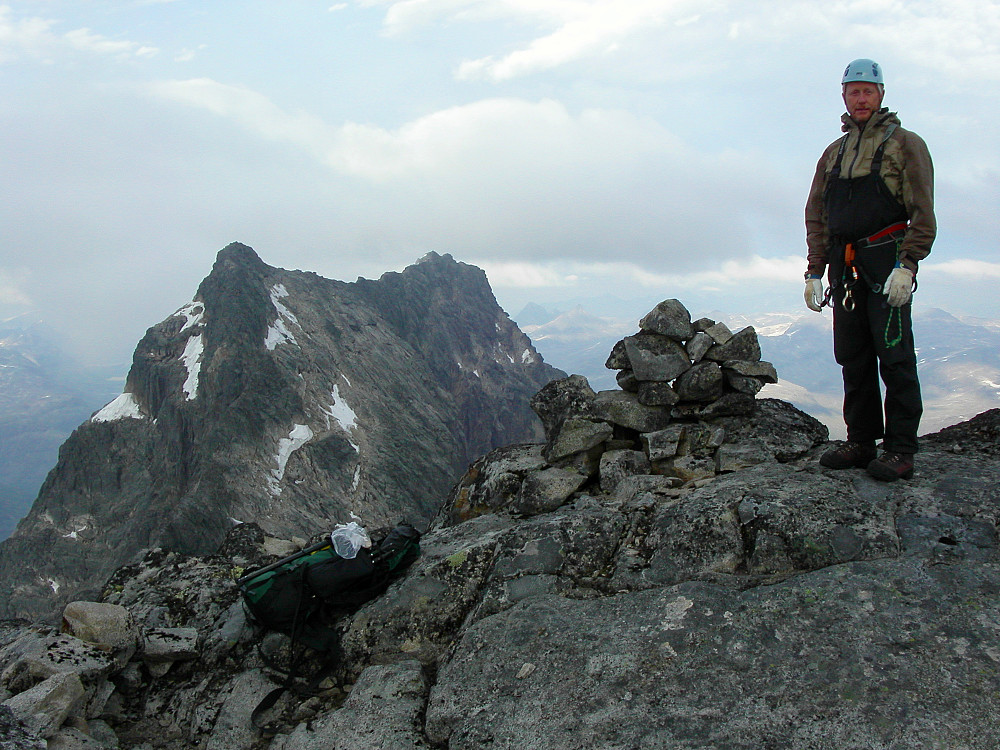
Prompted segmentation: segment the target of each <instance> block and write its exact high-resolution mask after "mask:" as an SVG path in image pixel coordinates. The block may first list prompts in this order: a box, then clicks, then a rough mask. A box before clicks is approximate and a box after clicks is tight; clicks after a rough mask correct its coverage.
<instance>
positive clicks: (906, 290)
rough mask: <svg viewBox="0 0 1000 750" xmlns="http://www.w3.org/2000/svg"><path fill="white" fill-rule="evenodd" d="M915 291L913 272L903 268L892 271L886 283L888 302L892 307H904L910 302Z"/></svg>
mask: <svg viewBox="0 0 1000 750" xmlns="http://www.w3.org/2000/svg"><path fill="white" fill-rule="evenodd" d="M912 290H913V271H911V270H910V269H909V268H903V267H902V266H900V267H898V268H894V269H892V273H891V274H889V278H888V279H887V280H886V282H885V297H886V302H888V303H889V305H890V306H892V307H902V306H903V305H905V304H906V303H907V302H909V301H910V296H911V294H912Z"/></svg>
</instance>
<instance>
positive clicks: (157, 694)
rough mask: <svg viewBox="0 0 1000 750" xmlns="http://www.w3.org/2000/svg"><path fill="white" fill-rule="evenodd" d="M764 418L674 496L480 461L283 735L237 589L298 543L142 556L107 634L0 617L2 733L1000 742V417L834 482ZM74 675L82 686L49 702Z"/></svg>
mask: <svg viewBox="0 0 1000 750" xmlns="http://www.w3.org/2000/svg"><path fill="white" fill-rule="evenodd" d="M744 427H745V431H744V432H742V433H736V432H734V433H733V435H734V436H736V435H742V436H743V437H734V443H733V446H734V448H735V449H740V450H743V449H746V450H748V451H749V450H750V448H751V447H753V448H754V449H755V450H756V451H757V453H756V455H757V456H758V458H760V459H761V460H760V461H759V462H758V463H756V464H755V465H753V466H749V467H747V468H743V469H738V470H736V471H733V472H728V473H724V474H720V475H718V476H717V477H716V478H715V479H713V480H711V481H707V482H702V483H691V484H689V485H687V486H686V487H671V486H668V484H669V483H664V482H663V481H662V480H664V479H665V477H662V476H657V475H651V474H645V473H641V472H642V471H646V470H647V469H646V466H645V465H643V464H642V462H641V461H638V462H636V463H635V464H630V463H628V462H621V463H620V464H619V469H620V473H621V476H620V477H619V481H618V482H617V483H615V485H614V489H613V490H608V491H606V490H604V489H602V487H601V484H600V481H599V478H597V479H590V480H589V482H588V483H587V484H585V485H582V486H581V487H580V488H579V489H577V490H575V491H572V492H570V494H569V495H568V496H567V497H566V498H565V499H564V502H562V503H561V504H559V505H558V506H555V501H554V500H552V499H551V498H552V496H551V495H550V496H548V497H549V500H548V501H546V503H541V504H540V503H537V502H534V501H533V502H530V503H529V502H526V497H527V496H528V495H530V494H531V493H533V492H535V491H536V488H538V487H540V486H542V485H545V486H549V485H547V484H546V482H547V481H548V480H547V479H544V477H548V476H549V474H550V473H551V470H552V467H551V466H550V465H549V464H547V462H546V460H545V459H544V457H543V456H542V448H543V446H541V445H523V446H509V447H507V448H503V449H499V450H497V451H494V452H492V453H491V454H489V455H488V456H487V457H484V459H483V460H482V461H480V462H477V463H476V465H475V466H474V468H473V471H472V472H471V473H472V474H474V475H475V478H474V479H473V478H471V477H467V478H466V480H465V481H463V482H462V483H460V484H459V485H458V486H456V488H455V491H454V492H453V494H452V496H451V498H450V500H449V502H448V503H447V504H446V506H445V507H444V508H443V509H442V513H441V515H440V516H439V517H438V519H437V521H436V523H435V525H434V527H433V529H432V530H431V531H429V532H428V533H427V534H426V535H425V537H424V539H423V541H422V555H421V557H420V558H419V559H418V560H417V562H416V563H415V564H414V566H413V567H412V568H411V569H410V570H409V571H408V573H407V575H406V576H405V577H404V578H402V579H401V580H399V581H397V582H396V583H395V584H394V585H393V586H392V587H391V588H390V589H389V591H388V592H387V593H386V594H385V595H384V596H382V597H381V598H379V599H377V600H375V601H373V602H371V603H370V604H368V605H366V606H365V607H363V608H362V609H360V610H359V611H358V612H357V613H355V614H354V615H352V616H350V617H347V618H346V619H344V620H342V621H341V622H340V628H341V630H342V633H343V635H342V647H343V655H342V660H341V661H340V663H339V664H338V666H337V667H336V668H334V669H333V670H331V671H330V672H329V673H327V679H326V681H324V682H321V683H320V691H319V693H318V694H317V695H315V696H314V697H309V698H306V697H291V696H289V697H286V698H285V699H283V700H282V701H281V702H280V703H279V705H278V706H277V707H276V708H275V710H274V712H273V716H271V720H273V721H274V722H275V726H276V728H277V731H278V733H277V735H276V736H274V737H273V738H271V739H267V738H262V737H261V736H260V735H259V734H258V733H256V732H255V730H254V729H253V728H252V726H251V725H250V722H249V716H250V712H251V710H252V709H253V707H254V706H255V705H256V703H257V701H259V699H260V698H261V697H262V696H263V694H264V693H266V692H267V690H269V689H270V688H271V687H272V686H273V685H274V677H273V673H271V672H270V671H269V669H268V667H267V665H266V664H265V663H264V662H263V661H262V658H261V653H262V652H263V654H265V655H268V656H269V657H271V658H274V659H277V660H279V661H280V660H281V659H282V658H285V657H286V656H287V653H286V652H287V646H288V643H287V639H285V638H284V637H283V636H276V635H274V634H271V635H267V636H266V637H263V636H262V634H260V633H256V632H254V631H253V629H252V628H250V627H248V626H247V625H246V623H245V619H244V615H243V611H242V607H241V605H240V602H239V601H238V598H237V594H236V589H235V585H234V583H233V579H234V578H235V577H237V576H238V575H240V574H241V573H242V572H243V571H244V570H246V569H248V568H250V567H254V566H258V565H261V564H264V563H266V562H267V561H269V560H273V559H274V555H272V554H270V553H269V552H268V550H276V549H278V548H279V545H278V544H277V543H276V541H277V540H273V539H269V538H268V537H267V536H266V535H265V534H264V533H263V532H262V531H261V530H260V529H259V528H256V527H254V526H253V525H252V524H245V525H243V526H241V527H238V528H237V529H236V530H234V532H233V533H232V534H230V536H229V538H228V539H227V541H226V543H225V544H224V545H223V547H222V548H220V550H219V553H218V554H217V555H215V556H212V557H186V556H182V555H178V554H175V553H169V554H168V553H163V552H152V553H150V554H149V555H147V557H146V558H145V559H144V560H143V561H142V562H141V563H139V564H136V565H134V566H130V567H127V568H123V569H122V570H120V571H119V572H118V573H117V574H116V575H115V576H114V578H113V579H112V580H110V581H109V582H108V585H107V586H106V588H105V591H104V596H103V600H104V609H103V616H104V617H105V618H106V619H102V620H101V621H100V622H94V621H93V618H94V617H95V615H96V614H97V611H95V609H94V608H93V607H92V606H75V607H73V608H72V612H74V613H75V614H74V622H75V624H74V625H73V627H74V628H75V631H74V632H76V633H77V634H78V635H79V636H86V637H88V638H97V637H100V638H101V639H103V640H105V641H107V642H106V643H103V644H102V643H97V644H94V643H88V642H87V641H84V640H82V638H79V637H77V636H74V635H71V634H70V633H62V634H60V633H58V632H56V631H54V630H52V629H47V628H38V627H36V628H30V627H27V626H25V625H24V624H23V623H22V624H20V625H18V624H14V623H11V624H8V625H7V626H6V627H5V628H3V629H0V675H2V688H0V690H3V691H6V692H4V693H3V694H2V695H0V697H2V698H3V700H2V701H0V703H2V704H4V706H0V720H3V718H4V716H5V711H4V708H9V709H11V710H12V711H17V712H20V713H18V714H17V715H18V716H19V717H20V718H21V720H22V721H24V725H23V727H22V729H21V730H19V731H22V735H21V739H20V740H19V742H22V743H25V742H28V743H30V742H34V741H35V740H36V739H37V738H39V737H41V736H42V733H44V734H45V735H46V736H48V737H49V738H50V742H55V743H59V742H65V743H69V742H70V741H71V740H72V741H77V742H80V743H82V742H83V741H84V740H83V739H81V738H86V741H87V742H88V743H89V744H85V745H84V744H80V745H77V746H80V747H98V748H100V747H105V748H112V747H140V746H142V747H149V748H165V749H169V750H180V749H181V748H190V747H206V748H227V750H229V749H231V748H232V749H237V750H238V749H239V748H247V750H249V749H250V748H263V747H268V746H270V747H273V748H276V749H280V750H307V749H309V750H311V749H312V748H329V747H336V748H343V749H345V750H354V749H355V748H357V749H358V750H360V748H372V747H394V748H395V747H399V748H404V747H405V748H410V747H414V748H420V747H428V748H429V747H445V746H446V747H448V748H449V749H450V750H456V749H458V748H469V749H471V748H482V747H487V746H492V747H516V746H525V747H533V748H534V747H537V748H560V749H562V748H566V749H568V748H579V747H594V746H599V747H691V748H747V749H748V750H749V748H759V747H781V748H792V749H793V750H796V749H801V750H806V749H807V748H815V747H885V748H937V747H962V748H970V749H973V750H986V749H987V748H994V747H995V746H996V726H998V721H1000V702H998V701H997V695H998V694H1000V648H998V646H997V635H998V626H997V623H998V622H1000V547H998V537H997V528H998V524H1000V502H998V500H997V498H998V497H1000V479H998V477H1000V456H998V453H997V449H996V435H997V434H998V433H1000V410H994V411H992V412H988V413H986V414H983V415H981V416H980V417H977V418H976V419H975V420H972V421H971V422H969V423H966V424H964V425H958V426H956V427H954V428H949V430H946V431H944V432H942V433H941V434H940V435H938V436H931V437H930V438H927V439H925V440H924V446H925V451H924V452H923V453H921V454H920V456H919V462H918V464H917V471H916V474H915V476H914V479H913V480H911V481H909V482H897V483H894V484H888V485H887V484H881V483H878V482H875V481H874V480H872V479H871V478H869V477H868V476H867V474H866V473H865V472H863V471H861V470H849V471H844V472H834V471H829V470H826V469H823V468H822V467H820V466H819V464H818V462H817V460H816V458H817V456H818V454H819V453H820V452H821V451H822V450H824V448H825V446H824V444H823V440H822V439H821V437H816V435H815V434H814V431H813V430H814V425H812V422H811V420H810V419H809V418H808V417H806V415H803V414H801V413H799V412H796V410H794V409H793V408H792V407H790V406H789V405H787V404H784V403H782V402H774V401H770V400H767V399H763V400H760V401H759V403H758V404H757V409H756V412H755V415H754V417H753V419H752V420H751V422H750V423H749V424H748V425H745V426H744ZM762 445H763V446H764V447H763V448H762V447H761V446H762ZM768 452H769V453H770V457H767V456H766V455H765V454H766V453H768ZM630 467H631V468H630ZM637 471H638V472H639V473H636V472H637ZM526 484H528V485H529V488H531V489H530V492H528V491H526V490H525V489H524V488H525V485H526ZM696 485H697V486H696ZM552 486H560V487H561V489H560V490H559V492H565V491H566V489H565V487H564V486H562V485H561V483H560V482H558V481H553V483H552ZM526 493H527V494H526ZM463 518H465V520H462V519H463ZM123 611H124V612H127V613H128V615H123ZM130 623H134V624H135V628H136V629H137V630H138V632H139V633H140V635H141V643H142V645H141V646H139V647H138V648H137V649H136V650H135V651H134V653H132V655H131V656H129V657H127V658H128V661H127V662H126V663H125V664H124V666H123V665H122V659H124V658H126V655H127V654H128V653H129V652H130V651H131V650H132V648H133V643H134V642H133V639H132V636H131V635H130V634H131V633H132V630H131V625H130ZM165 633H167V634H172V635H175V636H177V637H178V639H179V641H182V642H183V644H185V645H184V647H183V648H178V649H176V650H174V651H172V652H170V653H169V655H168V654H167V653H166V652H165V651H164V650H163V648H162V645H163V644H162V639H163V634H165ZM98 634H102V635H98ZM181 636H183V638H181ZM70 655H71V658H67V657H69V656H70ZM69 664H72V665H73V666H71V667H63V666H57V665H69ZM318 665H319V660H318V659H316V658H313V659H310V660H308V661H307V663H306V665H305V666H304V670H305V672H306V673H309V672H310V671H311V670H313V669H315V668H316V667H317V666H318ZM269 675H270V677H269ZM54 676H55V677H59V678H60V680H61V681H62V682H63V683H69V682H72V678H74V677H75V678H76V679H77V681H78V682H79V684H80V685H82V693H80V691H79V690H77V691H73V690H72V689H70V690H69V691H67V690H63V691H62V692H61V693H59V694H57V695H52V696H51V700H49V701H48V703H47V704H46V705H52V706H56V708H58V705H59V704H58V703H57V700H56V699H57V698H58V697H59V695H65V696H67V700H66V702H65V703H63V704H61V705H62V708H61V709H58V711H54V712H50V713H48V714H45V713H44V712H42V711H37V710H33V709H28V710H26V709H25V708H24V706H25V705H26V704H27V703H28V702H29V699H31V700H34V701H36V703H35V704H34V705H40V703H38V702H37V701H38V694H39V693H44V694H45V695H48V693H47V692H46V691H50V689H52V688H53V687H54V682H55V681H53V682H48V683H47V681H49V680H52V678H53V677H54ZM74 684H75V683H74ZM31 691H35V693H33V694H32V693H31ZM74 696H75V697H74ZM67 706H68V708H67ZM62 710H65V712H66V713H65V716H64V717H63V718H62V719H61V721H62V723H61V724H58V725H57V721H58V720H59V717H60V716H61V714H60V713H59V711H62ZM39 716H40V717H41V718H37V717H39ZM45 716H48V717H49V719H50V720H49V723H48V724H42V723H41V721H42V718H44V717H45ZM32 717H36V718H32ZM32 721H37V722H38V723H37V724H32ZM32 727H35V728H34V729H31V728H32ZM32 738H35V739H32ZM20 746H23V747H41V746H42V745H38V744H35V745H32V744H22V745H19V747H20ZM65 746H70V747H72V746H73V745H69V744H67V745H65Z"/></svg>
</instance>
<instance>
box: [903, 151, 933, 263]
mask: <svg viewBox="0 0 1000 750" xmlns="http://www.w3.org/2000/svg"><path fill="white" fill-rule="evenodd" d="M902 135H903V158H904V160H905V161H904V166H903V182H902V192H903V204H904V205H905V206H906V213H907V214H908V215H909V218H910V225H909V227H907V230H906V236H905V237H904V238H903V244H902V245H901V246H900V248H899V258H900V261H901V262H902V263H903V265H904V266H906V267H907V268H909V269H910V270H911V271H914V272H916V270H917V264H918V263H919V262H920V261H922V260H923V259H924V258H926V257H927V256H928V255H929V254H930V252H931V244H932V243H933V242H934V237H935V235H936V234H937V221H936V220H935V218H934V165H933V164H932V163H931V155H930V152H929V151H928V150H927V144H926V143H924V140H923V138H921V137H920V136H919V135H917V134H916V133H912V132H909V131H907V132H906V133H904V134H902Z"/></svg>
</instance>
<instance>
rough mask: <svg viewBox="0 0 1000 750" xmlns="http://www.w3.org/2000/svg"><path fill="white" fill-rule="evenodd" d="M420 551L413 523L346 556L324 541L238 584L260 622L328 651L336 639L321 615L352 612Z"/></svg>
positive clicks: (247, 577)
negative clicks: (352, 555) (354, 555)
mask: <svg viewBox="0 0 1000 750" xmlns="http://www.w3.org/2000/svg"><path fill="white" fill-rule="evenodd" d="M419 553H420V532H418V531H417V530H416V529H414V528H413V527H412V526H410V525H408V524H400V525H399V526H397V527H396V528H394V529H392V531H390V532H389V533H388V534H387V535H386V536H385V538H383V539H382V540H381V541H380V542H379V543H378V544H377V545H372V547H370V548H362V549H360V550H358V554H357V556H356V557H354V558H352V559H346V558H343V557H341V556H340V555H338V554H337V553H336V552H334V550H333V548H332V547H331V546H330V542H329V541H326V540H324V541H322V542H319V543H318V544H314V545H312V546H311V547H307V548H306V549H304V550H302V551H301V552H299V553H297V554H295V555H292V556H290V557H286V558H284V559H282V560H279V561H278V562H276V563H274V564H273V565H268V566H267V567H265V568H261V569H260V570H257V571H253V572H251V573H249V574H247V575H245V576H243V577H242V578H240V579H239V580H238V581H237V582H236V583H237V585H238V587H239V591H240V594H241V596H242V597H243V603H244V606H245V607H246V609H247V611H248V612H249V614H250V616H251V619H252V620H253V621H254V623H256V624H257V625H259V626H261V627H263V628H265V629H268V630H276V631H278V632H280V633H285V634H286V635H288V636H290V637H291V638H292V640H293V641H298V642H299V643H302V644H304V645H306V646H310V647H312V648H314V649H317V650H320V651H324V650H328V649H329V648H330V647H331V646H332V643H333V638H334V634H333V632H332V629H331V628H328V627H326V626H325V625H324V624H323V623H322V622H320V616H321V615H326V616H327V617H336V616H339V615H342V614H347V613H349V612H351V611H353V610H354V609H356V608H357V607H359V606H361V605H362V604H364V603H365V602H367V601H370V600H371V599H374V598H375V597H376V596H378V595H379V594H381V593H383V592H384V591H385V589H386V588H388V586H389V584H390V583H391V582H392V580H393V579H394V578H395V577H397V576H398V575H399V574H400V573H402V572H403V571H404V570H405V569H406V568H407V567H408V566H409V565H410V563H412V562H413V560H415V559H416V557H417V555H419Z"/></svg>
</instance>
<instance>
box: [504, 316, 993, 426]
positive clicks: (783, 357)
mask: <svg viewBox="0 0 1000 750" xmlns="http://www.w3.org/2000/svg"><path fill="white" fill-rule="evenodd" d="M682 301H683V300H682ZM691 312H692V315H694V316H697V317H708V318H712V319H714V320H718V321H721V322H724V323H726V325H728V326H729V327H730V328H731V329H733V330H734V331H735V330H738V329H739V328H743V327H744V326H748V325H752V326H753V327H754V329H755V330H756V331H757V334H758V336H759V337H760V345H761V350H762V353H763V356H764V358H765V359H766V360H768V361H770V362H773V363H774V365H775V367H776V368H777V370H778V378H779V381H778V383H777V384H774V385H768V386H766V387H765V388H764V390H763V391H761V394H760V395H761V397H770V398H780V399H782V400H785V401H789V402H790V403H792V404H794V405H795V406H796V407H798V408H800V409H802V410H803V411H805V412H807V413H809V414H811V415H812V416H814V417H816V418H817V419H819V420H820V421H821V422H823V423H824V424H826V425H827V427H829V429H830V433H831V437H833V438H843V437H844V425H843V420H842V418H841V402H842V399H843V390H842V382H843V381H842V380H841V374H840V367H839V366H838V365H837V363H836V362H835V361H834V359H833V338H832V316H831V315H830V313H829V312H825V313H824V314H823V315H817V314H815V313H811V312H808V311H804V312H802V313H763V314H758V315H727V314H724V313H719V312H712V311H706V312H704V313H702V312H699V311H695V310H692V311H691ZM514 318H515V320H517V321H518V323H519V324H520V326H521V329H522V330H523V331H524V332H525V333H526V334H528V336H529V337H530V338H531V340H532V342H533V343H534V344H535V346H536V348H537V349H538V351H539V352H540V353H541V354H542V356H543V357H544V358H545V361H546V362H551V363H553V364H554V365H555V366H557V367H561V368H562V369H564V370H566V371H567V372H570V373H576V374H579V375H583V376H585V377H586V378H587V379H588V380H589V381H590V383H591V385H592V387H593V388H594V389H595V390H603V389H609V388H617V384H616V382H615V377H614V375H615V374H614V372H613V371H612V370H608V369H606V368H605V367H604V363H605V361H606V360H607V356H608V353H609V352H610V351H611V348H612V346H614V344H615V342H617V341H618V340H619V339H621V338H622V337H623V336H628V335H631V334H633V333H635V332H636V331H637V330H638V321H637V320H636V319H626V318H623V317H606V316H600V315H595V314H593V313H592V312H589V311H588V310H586V309H584V307H583V306H581V305H577V306H575V307H574V308H572V309H570V310H566V311H559V310H549V309H546V308H545V307H543V306H542V305H539V304H534V303H533V304H530V305H528V306H526V307H525V308H524V309H523V310H522V311H521V312H520V313H518V314H517V315H515V316H514ZM914 337H915V338H916V342H917V358H918V362H919V373H920V380H921V386H922V391H923V398H924V417H923V420H922V421H921V433H930V432H936V431H938V430H940V429H942V428H943V427H947V426H949V425H952V424H955V423H957V422H961V421H964V420H967V419H970V418H971V417H973V416H975V415H976V414H979V413H981V412H983V411H985V410H987V409H991V408H994V407H996V406H997V405H998V404H1000V321H996V320H986V319H979V318H967V317H962V318H960V317H957V316H955V315H952V314H950V313H948V312H946V311H944V310H940V309H936V308H932V309H921V308H920V307H919V306H918V307H917V308H916V309H915V310H914Z"/></svg>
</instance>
